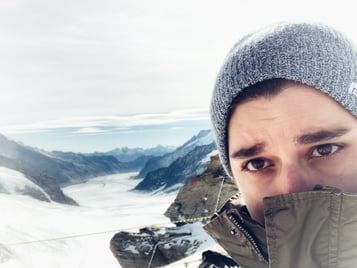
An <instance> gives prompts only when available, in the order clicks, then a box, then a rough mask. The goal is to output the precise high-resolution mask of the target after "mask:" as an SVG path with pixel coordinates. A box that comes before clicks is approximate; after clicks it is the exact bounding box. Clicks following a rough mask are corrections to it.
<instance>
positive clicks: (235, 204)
mask: <svg viewBox="0 0 357 268" xmlns="http://www.w3.org/2000/svg"><path fill="white" fill-rule="evenodd" d="M263 204H264V211H265V214H264V215H265V227H263V226H261V225H260V224H258V223H257V222H255V221H254V220H252V219H251V218H250V216H249V213H248V211H247V209H246V207H245V206H242V205H241V204H240V202H239V200H238V198H237V197H233V198H232V199H230V200H229V201H228V202H227V203H226V204H225V205H224V206H223V208H222V209H221V210H220V211H219V212H218V213H217V214H216V215H215V216H213V217H212V219H211V221H210V222H209V223H208V224H206V225H205V227H204V228H205V230H206V231H207V232H208V233H209V234H210V235H211V236H212V237H213V238H214V239H215V240H216V241H217V242H218V243H219V244H220V245H221V246H222V247H223V248H224V249H225V250H226V251H227V253H228V254H229V255H230V256H231V257H232V259H233V260H234V261H235V262H236V263H237V264H239V266H240V267H243V268H267V267H270V268H287V267H301V268H315V267H316V268H317V267H318V268H322V267H323V268H335V267H336V268H337V267H338V268H342V267H344V268H347V267H348V268H349V267H351V268H352V267H357V195H356V194H346V193H342V192H341V191H340V190H338V189H336V188H331V187H321V186H318V187H316V188H315V189H314V191H311V192H302V193H291V194H285V195H279V196H274V197H267V198H264V200H263Z"/></svg>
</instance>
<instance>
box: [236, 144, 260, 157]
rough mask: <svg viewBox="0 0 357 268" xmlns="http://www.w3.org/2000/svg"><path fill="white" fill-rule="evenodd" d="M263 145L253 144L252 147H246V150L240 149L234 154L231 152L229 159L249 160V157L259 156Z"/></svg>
mask: <svg viewBox="0 0 357 268" xmlns="http://www.w3.org/2000/svg"><path fill="white" fill-rule="evenodd" d="M264 147H265V145H264V144H263V143H258V144H255V145H253V146H250V147H247V148H242V149H240V150H238V151H236V152H233V153H232V154H231V158H243V159H244V158H249V157H253V156H255V155H258V154H260V153H261V152H262V151H263V149H264Z"/></svg>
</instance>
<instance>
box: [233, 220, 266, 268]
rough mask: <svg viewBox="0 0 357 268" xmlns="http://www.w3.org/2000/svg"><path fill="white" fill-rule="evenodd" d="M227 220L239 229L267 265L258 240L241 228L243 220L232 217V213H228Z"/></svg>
mask: <svg viewBox="0 0 357 268" xmlns="http://www.w3.org/2000/svg"><path fill="white" fill-rule="evenodd" d="M228 218H229V219H230V220H231V221H232V223H233V224H234V225H235V226H236V227H237V228H238V229H239V231H241V232H242V233H243V234H244V235H245V237H246V238H247V239H248V241H249V242H250V243H251V244H252V246H253V248H254V249H255V251H256V252H257V254H258V255H259V256H260V257H261V258H262V259H263V260H264V261H265V263H266V264H269V257H268V254H267V253H265V252H264V251H263V250H262V247H261V246H260V245H259V242H258V241H257V240H258V239H257V238H256V237H255V235H254V234H253V233H251V232H250V231H249V230H248V229H247V228H245V227H244V226H243V225H244V224H243V220H242V219H241V218H240V217H239V216H238V217H237V215H234V214H233V213H229V214H228Z"/></svg>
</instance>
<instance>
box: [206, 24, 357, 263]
mask: <svg viewBox="0 0 357 268" xmlns="http://www.w3.org/2000/svg"><path fill="white" fill-rule="evenodd" d="M356 116H357V50H356V48H355V47H354V46H353V45H352V43H351V42H350V41H349V40H348V39H347V38H346V37H345V36H343V35H342V34H341V33H339V32H337V31H336V30H334V29H332V28H330V27H328V26H324V25H319V24H308V23H291V24H278V25H273V26H270V27H268V28H265V29H262V30H260V31H258V32H255V33H252V34H250V35H248V36H245V37H244V38H242V39H241V40H240V41H239V42H238V43H237V44H236V45H235V46H234V47H233V49H232V50H231V51H230V52H229V54H228V56H227V58H226V60H225V62H224V64H223V67H222V69H221V71H220V73H219V75H218V79H217V82H216V85H215V89H214V92H213V97H212V103H211V117H212V122H213V126H214V131H215V134H216V140H217V145H218V149H219V152H220V157H221V162H222V164H223V166H224V168H225V170H226V171H227V174H228V175H229V176H230V177H232V179H234V181H235V182H236V184H237V186H238V189H239V190H240V192H241V195H242V198H243V200H244V202H245V205H241V204H240V202H239V200H238V199H237V197H233V198H232V199H231V200H229V201H228V202H227V203H226V204H225V205H224V207H223V208H222V209H221V210H220V211H219V212H217V214H216V215H215V216H213V217H212V219H211V221H210V222H209V223H208V224H207V225H206V226H205V229H206V231H207V232H208V233H209V234H210V235H211V236H212V237H213V238H214V239H215V240H216V241H217V242H218V243H219V244H220V245H221V246H222V247H223V248H224V249H225V250H226V251H227V253H228V254H229V255H230V256H231V257H232V259H233V260H234V261H235V262H236V263H237V264H238V265H239V266H240V267H254V268H256V267H258V268H259V267H304V268H305V267H356V265H357V194H355V193H357V119H356Z"/></svg>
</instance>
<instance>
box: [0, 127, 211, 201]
mask: <svg viewBox="0 0 357 268" xmlns="http://www.w3.org/2000/svg"><path fill="white" fill-rule="evenodd" d="M215 150H216V147H215V143H214V138H213V134H212V132H211V131H210V130H202V131H200V132H199V133H198V134H197V135H195V136H193V137H192V138H191V139H189V140H188V141H187V142H185V143H184V144H183V145H182V146H180V147H178V148H173V147H164V146H157V147H155V148H150V149H142V148H133V149H130V148H126V147H125V148H117V149H114V150H111V151H109V152H104V153H98V152H96V153H93V154H80V153H73V152H61V151H52V152H47V151H45V150H42V149H38V148H33V147H30V146H26V145H24V144H21V143H18V142H15V141H12V140H10V139H8V138H6V137H5V136H3V135H1V134H0V167H5V168H7V169H11V170H14V171H17V172H19V174H21V175H19V177H21V178H22V180H19V182H21V183H20V184H21V185H22V186H21V187H17V188H18V189H17V193H20V192H21V193H23V194H30V195H31V196H32V197H34V198H37V199H39V200H43V201H51V200H52V201H56V202H60V203H66V204H72V205H75V204H76V202H75V200H73V199H71V198H70V197H68V196H66V195H65V194H64V193H63V192H62V190H61V187H63V186H66V185H70V184H76V183H82V182H85V181H87V180H89V179H91V178H94V177H98V176H104V175H109V174H116V173H123V172H132V171H138V172H139V171H140V172H139V175H138V176H137V178H140V179H141V180H140V181H138V184H137V186H136V187H135V188H134V189H135V190H137V191H145V192H150V191H159V190H162V191H167V192H169V191H174V190H177V189H179V188H180V187H181V186H182V185H183V184H184V183H185V182H186V181H187V180H188V179H189V178H191V177H193V176H196V175H197V174H199V173H201V172H202V171H203V170H204V169H205V168H206V166H207V163H208V162H209V160H210V155H212V154H214V153H215ZM5 173H6V172H5ZM6 176H7V175H3V174H2V173H1V172H0V192H6V191H7V190H4V189H6V187H5V186H4V185H5V183H4V181H3V180H1V177H6ZM15 177H16V176H15ZM7 178H8V177H7ZM24 178H26V179H27V180H29V181H30V182H31V183H32V184H34V185H36V186H38V187H40V189H41V191H37V190H38V189H37V188H36V187H29V185H28V182H26V183H24ZM32 184H31V185H32ZM32 186H33V185H32ZM2 189H3V191H1V190H2ZM19 189H22V190H19ZM24 189H27V190H26V191H25V190H24Z"/></svg>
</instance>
